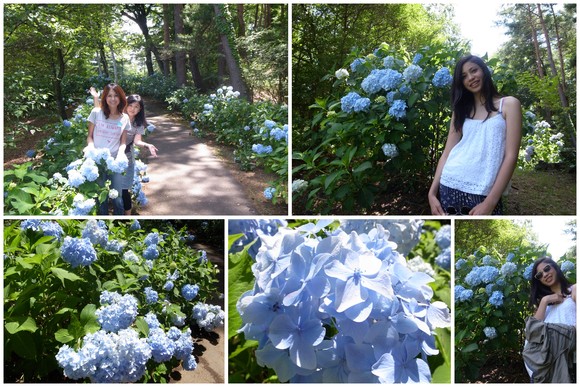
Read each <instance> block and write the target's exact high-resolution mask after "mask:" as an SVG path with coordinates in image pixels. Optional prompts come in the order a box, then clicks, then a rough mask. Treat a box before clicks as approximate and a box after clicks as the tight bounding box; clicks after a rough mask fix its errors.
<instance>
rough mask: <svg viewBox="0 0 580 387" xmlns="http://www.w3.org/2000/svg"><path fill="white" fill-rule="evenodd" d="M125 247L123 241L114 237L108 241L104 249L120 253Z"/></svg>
mask: <svg viewBox="0 0 580 387" xmlns="http://www.w3.org/2000/svg"><path fill="white" fill-rule="evenodd" d="M124 248H125V243H124V242H121V241H118V240H116V239H114V240H111V241H108V242H107V245H106V246H105V250H107V251H112V252H115V253H119V254H121V253H122V252H123V249H124Z"/></svg>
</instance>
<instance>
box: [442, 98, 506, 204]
mask: <svg viewBox="0 0 580 387" xmlns="http://www.w3.org/2000/svg"><path fill="white" fill-rule="evenodd" d="M502 104H503V98H502V99H501V100H500V102H499V110H498V112H497V114H496V115H494V116H492V117H490V118H488V119H487V120H474V119H471V118H467V119H465V123H464V124H463V129H462V137H461V140H460V141H459V142H458V143H457V144H456V145H455V146H454V147H453V149H451V152H449V157H448V158H447V161H446V163H445V166H444V167H443V172H442V173H441V184H442V185H444V186H446V187H449V188H453V189H456V190H459V191H462V192H466V193H470V194H475V195H484V196H487V195H488V194H489V191H491V188H492V187H493V184H494V182H495V179H496V177H497V174H498V172H499V168H500V167H501V164H502V162H503V158H504V155H505V143H506V128H507V125H506V121H505V119H504V118H503V115H502Z"/></svg>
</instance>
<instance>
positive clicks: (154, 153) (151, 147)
mask: <svg viewBox="0 0 580 387" xmlns="http://www.w3.org/2000/svg"><path fill="white" fill-rule="evenodd" d="M147 149H149V153H151V156H153V157H157V151H158V149H157V148H156V147H155V145H153V144H147Z"/></svg>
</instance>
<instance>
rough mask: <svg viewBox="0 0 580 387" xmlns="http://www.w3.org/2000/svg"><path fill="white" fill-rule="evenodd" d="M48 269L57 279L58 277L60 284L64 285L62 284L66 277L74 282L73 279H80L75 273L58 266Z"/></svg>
mask: <svg viewBox="0 0 580 387" xmlns="http://www.w3.org/2000/svg"><path fill="white" fill-rule="evenodd" d="M50 271H51V272H52V274H54V275H55V276H56V277H57V278H58V279H60V280H61V281H62V286H65V284H64V280H65V279H67V280H69V281H71V282H75V281H79V280H81V281H82V278H81V277H79V276H78V275H76V274H75V273H71V272H70V271H67V270H65V269H61V268H59V267H52V268H50Z"/></svg>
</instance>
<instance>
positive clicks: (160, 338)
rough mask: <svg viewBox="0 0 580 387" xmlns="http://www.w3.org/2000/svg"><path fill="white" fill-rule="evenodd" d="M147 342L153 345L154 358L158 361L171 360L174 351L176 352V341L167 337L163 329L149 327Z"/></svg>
mask: <svg viewBox="0 0 580 387" xmlns="http://www.w3.org/2000/svg"><path fill="white" fill-rule="evenodd" d="M147 343H148V344H149V346H150V347H151V354H152V356H153V360H155V361H156V362H157V363H163V362H166V361H169V360H171V358H172V357H173V352H175V342H174V341H173V340H171V339H170V338H169V337H167V335H166V334H165V332H164V331H163V329H161V328H153V329H149V337H147Z"/></svg>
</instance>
